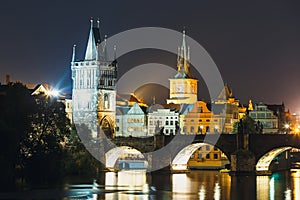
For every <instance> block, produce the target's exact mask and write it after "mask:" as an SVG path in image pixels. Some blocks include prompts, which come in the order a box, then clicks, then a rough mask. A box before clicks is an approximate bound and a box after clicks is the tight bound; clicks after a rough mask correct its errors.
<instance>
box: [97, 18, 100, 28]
mask: <svg viewBox="0 0 300 200" xmlns="http://www.w3.org/2000/svg"><path fill="white" fill-rule="evenodd" d="M97 27H98V28H100V18H99V17H98V19H97Z"/></svg>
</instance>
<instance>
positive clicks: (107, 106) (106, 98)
mask: <svg viewBox="0 0 300 200" xmlns="http://www.w3.org/2000/svg"><path fill="white" fill-rule="evenodd" d="M104 108H105V109H108V108H109V98H108V94H104Z"/></svg>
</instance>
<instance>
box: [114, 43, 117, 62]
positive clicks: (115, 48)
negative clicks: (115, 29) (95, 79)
mask: <svg viewBox="0 0 300 200" xmlns="http://www.w3.org/2000/svg"><path fill="white" fill-rule="evenodd" d="M115 60H117V46H116V45H114V61H115Z"/></svg>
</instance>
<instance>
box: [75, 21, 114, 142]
mask: <svg viewBox="0 0 300 200" xmlns="http://www.w3.org/2000/svg"><path fill="white" fill-rule="evenodd" d="M75 50H76V49H75V45H74V47H73V56H72V61H71V70H72V79H73V92H72V100H73V120H74V123H75V124H86V125H87V126H88V127H89V128H90V129H91V131H92V136H93V137H94V138H95V137H97V127H96V125H97V124H98V125H99V126H100V128H101V129H102V130H103V131H104V132H105V133H106V135H108V136H109V137H113V136H114V134H115V116H116V114H115V112H116V79H117V63H116V60H115V59H114V61H112V60H110V58H109V56H108V54H107V47H106V38H105V39H104V41H103V42H102V38H101V37H100V28H99V20H98V21H97V27H94V24H93V20H91V27H90V34H89V38H88V42H87V47H86V52H85V58H84V60H82V61H76V58H75V57H76V56H75V53H76V52H75Z"/></svg>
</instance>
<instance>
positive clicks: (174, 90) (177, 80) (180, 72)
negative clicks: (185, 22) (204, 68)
mask: <svg viewBox="0 0 300 200" xmlns="http://www.w3.org/2000/svg"><path fill="white" fill-rule="evenodd" d="M189 61H190V48H189V47H187V46H186V41H185V31H183V34H182V45H181V47H178V58H177V74H176V75H175V76H174V77H173V78H171V79H169V80H170V98H169V99H167V104H170V103H174V104H193V103H195V102H196V101H197V83H198V80H197V79H195V78H193V76H192V75H191V73H190V63H189Z"/></svg>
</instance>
